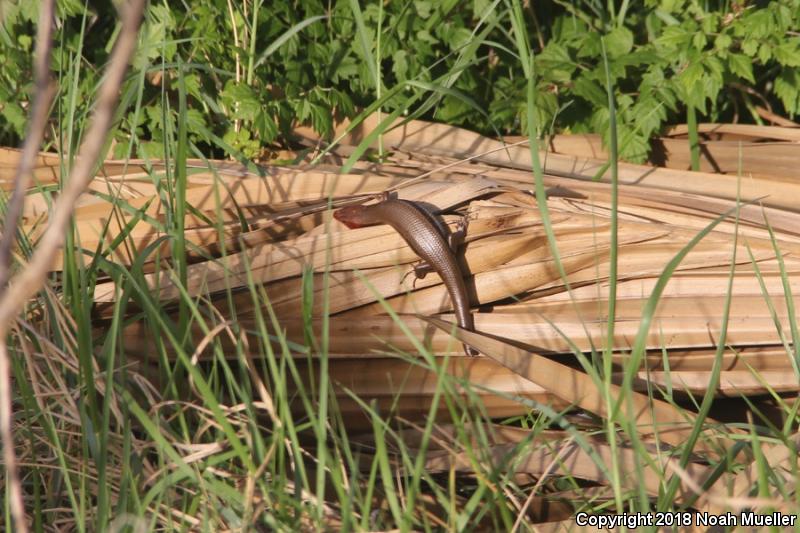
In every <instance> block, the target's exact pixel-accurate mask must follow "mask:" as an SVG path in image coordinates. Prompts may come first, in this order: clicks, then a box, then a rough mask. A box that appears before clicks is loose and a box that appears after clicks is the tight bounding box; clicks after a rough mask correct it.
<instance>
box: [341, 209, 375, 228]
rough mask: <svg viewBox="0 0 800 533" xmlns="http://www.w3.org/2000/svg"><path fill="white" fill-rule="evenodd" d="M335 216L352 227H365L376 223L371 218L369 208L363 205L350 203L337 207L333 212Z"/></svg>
mask: <svg viewBox="0 0 800 533" xmlns="http://www.w3.org/2000/svg"><path fill="white" fill-rule="evenodd" d="M333 218H335V219H336V220H338V221H339V222H341V223H342V224H344V225H345V226H347V227H348V228H350V229H355V228H363V227H364V226H369V225H370V224H374V223H375V222H373V221H372V220H370V219H369V216H368V213H367V209H366V207H364V206H363V205H350V206H347V207H342V208H341V209H337V210H336V211H335V212H334V213H333Z"/></svg>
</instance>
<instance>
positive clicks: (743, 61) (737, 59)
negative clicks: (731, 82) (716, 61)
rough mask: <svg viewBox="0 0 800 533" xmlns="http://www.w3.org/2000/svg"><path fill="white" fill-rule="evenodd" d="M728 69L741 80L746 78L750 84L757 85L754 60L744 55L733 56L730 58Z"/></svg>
mask: <svg viewBox="0 0 800 533" xmlns="http://www.w3.org/2000/svg"><path fill="white" fill-rule="evenodd" d="M728 67H729V68H730V69H731V72H732V73H733V74H735V75H736V76H739V77H740V78H744V79H746V80H747V81H749V82H750V83H755V81H756V80H755V78H754V77H753V60H752V59H750V58H749V57H747V56H746V55H743V54H731V55H729V56H728Z"/></svg>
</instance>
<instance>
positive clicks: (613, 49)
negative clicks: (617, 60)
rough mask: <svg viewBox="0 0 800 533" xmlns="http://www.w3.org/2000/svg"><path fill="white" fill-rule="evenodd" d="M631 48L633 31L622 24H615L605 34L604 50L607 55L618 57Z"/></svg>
mask: <svg viewBox="0 0 800 533" xmlns="http://www.w3.org/2000/svg"><path fill="white" fill-rule="evenodd" d="M631 49H633V33H631V30H629V29H628V28H626V27H624V26H617V27H615V28H614V29H613V30H611V31H610V32H609V33H608V35H606V50H607V51H608V56H609V57H612V58H614V57H620V56H623V55H625V54H627V53H628V52H630V51H631Z"/></svg>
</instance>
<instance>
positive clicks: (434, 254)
mask: <svg viewBox="0 0 800 533" xmlns="http://www.w3.org/2000/svg"><path fill="white" fill-rule="evenodd" d="M333 216H334V218H335V219H336V220H338V221H339V222H342V223H343V224H344V225H346V226H347V227H348V228H350V229H353V228H360V227H363V226H372V225H375V224H389V225H390V226H392V227H393V228H394V229H395V231H397V233H399V234H400V236H401V237H403V240H405V241H406V243H407V244H408V245H409V246H410V247H411V249H412V250H414V253H416V254H417V255H418V256H419V257H420V259H422V260H423V261H424V262H425V263H427V265H428V266H430V267H431V268H432V269H433V270H435V271H436V273H437V274H439V277H441V278H442V281H443V282H444V285H445V287H447V292H448V293H449V294H450V300H451V301H452V302H453V309H454V311H455V314H456V320H457V321H458V325H459V326H461V327H462V328H464V329H467V330H470V331H473V330H474V329H475V324H474V322H473V319H472V313H470V310H469V299H468V298H467V287H466V285H465V284H464V277H463V276H462V275H461V269H460V268H459V266H458V261H457V260H456V256H455V254H454V253H453V250H451V248H450V245H449V244H448V242H447V240H445V238H444V236H443V235H442V233H441V232H440V231H439V229H438V228H437V225H436V221H435V219H434V218H433V217H432V216H431V215H430V214H429V213H428V212H427V211H425V210H423V209H422V208H421V207H419V206H417V205H415V204H414V203H413V202H409V201H406V200H397V199H386V200H383V201H382V202H380V203H377V204H374V205H368V206H364V205H354V206H348V207H343V208H341V209H339V210H337V211H336V212H335V213H334V214H333ZM415 271H416V272H417V277H422V276H424V273H422V274H421V272H423V270H422V269H415ZM464 351H465V352H466V354H467V355H476V352H475V351H474V350H473V349H472V348H470V347H468V346H466V345H465V346H464Z"/></svg>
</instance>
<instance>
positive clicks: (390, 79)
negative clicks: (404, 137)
mask: <svg viewBox="0 0 800 533" xmlns="http://www.w3.org/2000/svg"><path fill="white" fill-rule="evenodd" d="M193 4H194V5H191V6H189V5H188V4H187V3H185V2H181V1H177V0H170V1H168V2H165V3H156V2H154V3H152V4H151V5H150V8H149V12H148V22H147V25H146V27H145V29H144V31H143V35H142V40H141V47H140V49H139V51H138V55H137V57H136V61H135V67H136V68H135V69H134V71H133V73H132V75H131V77H130V79H129V81H128V85H129V89H128V92H127V93H126V95H127V99H124V100H123V101H126V102H127V104H128V107H127V108H126V111H125V113H124V115H123V116H122V117H121V118H120V122H119V128H118V130H117V132H116V139H117V141H119V142H118V144H117V145H116V148H115V152H116V155H118V156H122V155H124V154H125V153H127V150H128V147H129V144H128V141H129V139H131V136H132V135H133V136H134V137H135V139H136V145H135V151H136V153H137V154H138V155H144V156H151V157H162V156H164V155H166V152H167V148H166V147H167V146H168V144H167V143H166V141H165V139H167V138H168V137H169V135H170V134H171V132H172V131H174V130H175V129H176V127H177V126H176V124H175V121H176V117H177V116H178V113H177V109H176V108H177V102H178V98H177V94H178V91H179V90H180V87H184V88H185V91H186V94H187V96H188V101H187V106H188V109H187V120H188V124H187V126H188V129H189V132H190V134H191V138H192V140H193V141H194V142H195V143H196V144H197V145H199V147H200V148H201V150H203V151H204V152H205V153H209V152H216V155H222V154H223V153H228V154H234V153H237V152H239V153H242V154H244V155H245V156H247V157H256V156H258V155H259V153H260V152H261V151H262V150H263V149H264V147H267V146H270V145H287V144H288V143H289V142H290V141H289V138H288V135H289V132H290V130H291V127H292V125H293V124H294V123H295V122H299V123H303V124H308V125H311V126H313V127H314V129H316V130H317V131H318V132H320V133H323V134H328V133H330V131H331V127H332V124H333V120H334V118H335V117H344V116H347V117H352V116H354V115H355V114H356V113H357V111H358V110H360V109H363V108H365V107H367V106H369V105H370V104H373V103H375V102H379V103H380V107H381V108H382V109H383V110H385V111H387V112H389V113H392V112H394V113H396V114H398V115H399V114H401V113H412V114H414V115H415V116H420V117H422V118H427V119H433V120H437V121H443V122H447V123H451V124H455V125H460V126H465V127H467V128H470V129H474V130H477V131H480V132H483V133H488V134H493V135H496V134H503V133H519V132H520V131H524V130H525V123H524V122H525V105H526V97H525V79H524V76H523V75H522V68H521V65H520V63H519V58H518V57H517V56H516V54H515V52H514V50H515V49H516V48H515V47H514V45H513V43H512V39H513V38H512V36H511V33H510V30H509V28H510V21H509V16H508V13H509V9H510V4H509V2H505V1H500V0H498V1H495V2H489V1H488V0H475V1H474V2H471V3H466V2H458V1H456V0H447V1H439V2H434V1H429V0H414V1H408V2H386V3H379V2H368V3H359V2H357V1H356V0H339V1H337V2H331V3H328V2H322V1H320V0H298V1H296V2H292V3H286V2H270V3H264V2H263V0H249V1H245V2H228V1H227V0H211V1H208V2H202V3H193ZM531 4H533V6H532V7H528V8H527V10H526V11H525V16H526V17H527V21H526V22H527V24H528V28H529V36H530V41H531V44H532V46H533V48H534V50H535V52H536V56H535V65H534V66H535V72H536V76H537V82H538V92H537V104H538V109H537V115H536V116H537V120H538V121H539V127H540V130H543V129H548V130H549V129H550V126H551V124H552V125H553V126H554V128H555V129H556V130H558V131H573V132H585V131H596V132H603V133H604V134H605V133H606V132H607V131H608V127H607V124H608V118H609V117H608V107H607V95H606V88H605V87H606V75H605V66H604V54H605V57H607V60H608V65H609V69H610V72H611V76H612V78H613V83H614V86H615V97H616V101H617V108H618V121H619V135H620V140H621V143H620V146H621V153H622V155H623V156H624V157H626V158H628V159H633V160H641V159H643V158H644V157H646V154H647V152H648V149H649V144H648V138H649V137H651V136H653V135H655V134H657V133H658V132H659V131H660V130H661V128H662V126H663V125H664V124H667V123H674V122H683V121H685V120H686V112H687V109H694V110H696V112H697V113H698V114H699V115H700V116H701V117H702V118H703V119H705V120H710V121H730V120H739V121H754V122H758V121H760V118H759V116H758V113H757V110H756V107H757V106H763V107H772V108H773V109H774V110H775V111H776V112H778V113H782V114H785V115H787V116H790V117H791V116H795V115H797V114H798V113H799V112H800V71H798V69H797V67H798V66H800V36H798V30H799V29H800V0H776V1H773V2H768V3H762V4H760V5H759V6H750V7H744V6H742V5H741V4H738V3H735V2H734V3H729V2H719V3H716V2H707V3H704V4H702V5H701V4H698V3H696V2H689V1H686V0H671V1H662V2H655V1H652V0H650V1H647V2H645V3H643V4H635V5H632V4H628V3H622V7H621V8H619V10H618V11H616V12H609V11H606V10H605V8H604V7H603V6H604V5H601V4H600V3H585V4H582V5H580V6H577V5H573V4H572V3H568V2H556V3H555V4H552V5H548V4H546V3H540V2H533V3H531ZM703 5H705V6H706V7H703ZM58 8H59V18H60V20H61V24H60V26H59V29H58V33H57V36H56V39H57V45H58V49H57V50H56V53H55V54H54V60H53V69H54V70H55V72H56V73H57V75H58V76H60V81H61V87H62V91H64V88H65V87H71V88H72V92H71V93H70V94H71V96H72V97H73V98H74V99H75V103H76V108H77V109H78V111H79V112H78V113H77V114H76V116H75V117H74V118H75V120H77V121H78V123H80V120H82V118H83V117H85V116H86V111H88V110H87V109H85V108H82V107H81V105H88V102H90V93H91V92H92V91H93V90H94V87H95V86H96V83H97V81H98V80H97V77H98V75H99V74H98V73H99V72H100V70H99V67H100V66H101V65H102V63H103V61H104V60H105V58H106V57H107V54H108V52H109V47H110V44H109V43H110V42H111V41H112V38H113V36H114V32H115V26H114V24H115V23H116V22H115V19H114V17H113V11H112V10H111V9H110V8H109V7H108V6H105V7H104V8H103V9H100V8H99V7H98V8H96V9H95V11H91V12H88V13H84V10H83V4H82V3H81V2H78V1H77V0H59V2H58ZM0 10H2V32H1V33H0V42H1V43H2V48H0V65H2V68H0V140H1V141H2V142H3V143H5V144H9V143H16V142H18V141H19V138H20V137H21V136H22V135H23V134H24V126H25V109H26V107H27V102H28V99H29V98H30V91H31V87H32V84H31V79H30V77H31V61H32V58H31V54H32V48H33V44H32V40H33V36H34V34H35V31H34V30H35V28H34V21H35V19H36V3H35V2H31V1H28V0H19V1H18V2H17V3H8V2H7V3H4V4H3V6H2V7H0ZM135 104H138V105H135ZM62 118H63V117H62ZM54 131H55V130H54ZM70 138H71V137H70ZM57 139H60V140H57ZM50 141H51V143H52V144H53V145H54V146H55V147H58V146H60V145H61V143H63V142H65V140H64V137H63V135H60V134H53V135H51V137H50Z"/></svg>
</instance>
